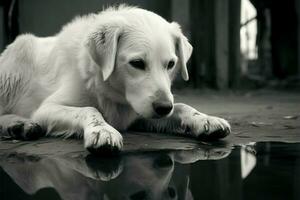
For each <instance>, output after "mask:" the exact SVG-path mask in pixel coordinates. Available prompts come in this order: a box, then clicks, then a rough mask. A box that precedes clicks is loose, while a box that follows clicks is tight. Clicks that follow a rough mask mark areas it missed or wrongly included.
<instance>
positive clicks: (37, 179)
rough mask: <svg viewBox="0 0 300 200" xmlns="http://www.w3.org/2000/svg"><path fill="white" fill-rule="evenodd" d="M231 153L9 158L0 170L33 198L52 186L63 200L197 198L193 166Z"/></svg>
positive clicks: (223, 150)
mask: <svg viewBox="0 0 300 200" xmlns="http://www.w3.org/2000/svg"><path fill="white" fill-rule="evenodd" d="M230 152H231V150H230V148H213V149H206V150H204V149H196V150H188V151H187V150H186V151H169V152H152V153H140V154H136V153H128V154H125V155H122V156H120V157H114V158H99V157H95V156H92V155H88V156H87V157H85V158H82V157H70V156H69V157H60V158H52V157H51V158H50V157H47V158H43V157H35V156H28V155H24V154H9V155H5V156H3V157H2V158H1V167H2V168H3V169H4V171H5V172H6V173H7V174H8V175H9V176H10V177H11V179H12V180H13V181H14V182H15V183H16V184H17V185H18V186H19V187H20V188H21V189H22V190H23V191H24V192H26V193H27V194H29V195H34V194H35V193H36V192H37V191H39V190H41V189H43V188H53V189H55V190H56V192H57V193H58V194H59V196H60V197H61V199H70V200H71V199H72V200H75V199H80V200H84V199H89V200H92V199H122V200H123V199H132V200H135V199H138V200H143V199H193V198H192V194H191V192H190V190H189V166H190V164H191V163H194V162H196V161H198V160H217V159H222V158H224V157H226V156H227V155H229V153H230ZM199 173H201V172H199Z"/></svg>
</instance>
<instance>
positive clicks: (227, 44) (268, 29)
mask: <svg viewBox="0 0 300 200" xmlns="http://www.w3.org/2000/svg"><path fill="white" fill-rule="evenodd" d="M242 1H246V0H163V1H162V0H147V1H146V0H127V1H120V0H110V1H109V0H85V1H83V0H42V1H41V0H0V51H2V50H3V49H4V48H5V46H6V45H7V44H9V43H11V42H12V41H13V40H14V39H15V37H16V36H17V35H19V34H21V33H28V32H30V33H33V34H35V35H37V36H49V35H53V34H55V33H57V32H58V31H59V30H60V29H61V27H62V26H63V25H64V24H65V23H67V22H68V21H70V20H71V19H72V18H73V17H74V16H76V15H82V14H86V13H90V12H98V11H101V10H102V9H103V8H105V7H107V6H109V5H116V4H119V3H124V2H125V3H127V4H129V5H137V6H139V7H142V8H145V9H148V10H151V11H154V12H156V13H158V14H159V15H161V16H163V17H164V18H166V19H167V20H169V21H177V22H179V23H180V24H181V25H182V28H183V31H184V33H185V35H187V36H188V38H189V39H190V41H191V43H192V45H193V46H194V52H193V56H192V59H191V61H190V62H189V65H190V66H189V71H190V81H189V82H188V83H184V82H183V81H181V80H180V79H178V80H177V81H176V83H175V86H176V87H179V88H180V87H187V86H188V87H193V88H203V87H209V88H215V89H238V88H261V87H276V88H284V89H286V88H299V77H300V56H299V46H300V33H299V27H300V21H299V19H300V17H299V16H300V13H299V11H300V0H288V1H284V2H283V1H271V0H250V2H251V3H252V4H253V6H254V7H255V9H256V16H254V17H252V18H250V19H249V20H248V21H246V22H241V14H242V13H241V4H242ZM247 1H249V0H247ZM254 20H255V22H256V24H257V26H256V28H257V34H256V35H255V38H256V39H255V40H256V50H255V51H256V54H257V56H256V57H255V58H248V57H247V56H245V55H243V54H242V53H241V50H240V49H241V48H240V45H241V44H240V43H241V39H240V30H241V28H242V27H245V26H247V25H249V24H250V23H252V22H253V21H254ZM242 67H244V68H243V69H244V70H242Z"/></svg>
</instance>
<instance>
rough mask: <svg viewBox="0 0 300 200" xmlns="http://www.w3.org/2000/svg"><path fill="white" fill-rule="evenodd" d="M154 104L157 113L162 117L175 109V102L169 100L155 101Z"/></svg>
mask: <svg viewBox="0 0 300 200" xmlns="http://www.w3.org/2000/svg"><path fill="white" fill-rule="evenodd" d="M152 106H153V109H154V111H155V112H156V114H158V115H159V116H161V117H162V116H165V115H168V114H169V113H170V112H171V111H172V109H173V104H172V102H169V101H158V102H153V103H152Z"/></svg>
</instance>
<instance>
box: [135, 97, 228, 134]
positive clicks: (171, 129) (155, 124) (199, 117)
mask: <svg viewBox="0 0 300 200" xmlns="http://www.w3.org/2000/svg"><path fill="white" fill-rule="evenodd" d="M133 128H136V129H137V130H143V131H153V132H165V133H176V134H181V135H187V136H193V137H197V138H203V139H216V138H223V137H225V136H227V135H229V134H230V132H231V129H230V125H229V123H228V122H227V121H226V120H224V119H222V118H219V117H214V116H208V115H206V114H203V113H200V112H199V111H197V110H196V109H194V108H192V107H191V106H188V105H186V104H182V103H177V104H175V105H174V112H173V114H172V115H171V116H170V117H168V118H162V119H141V120H138V121H137V122H136V123H135V124H134V125H133Z"/></svg>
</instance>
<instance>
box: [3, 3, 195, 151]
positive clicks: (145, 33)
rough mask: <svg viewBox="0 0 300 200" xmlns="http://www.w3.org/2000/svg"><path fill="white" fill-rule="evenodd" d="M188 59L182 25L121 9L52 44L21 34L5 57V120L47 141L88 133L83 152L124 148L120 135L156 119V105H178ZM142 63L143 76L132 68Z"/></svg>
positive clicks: (74, 26) (87, 20)
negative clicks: (35, 127)
mask: <svg viewBox="0 0 300 200" xmlns="http://www.w3.org/2000/svg"><path fill="white" fill-rule="evenodd" d="M191 53H192V47H191V45H190V44H189V43H188V41H187V39H186V38H185V37H184V36H183V34H182V33H181V30H180V28H179V26H178V24H176V23H169V22H167V21H166V20H164V19H163V18H161V17H160V16H158V15H156V14H154V13H152V12H150V11H146V10H143V9H139V8H134V7H126V6H120V7H118V8H109V9H107V10H105V11H103V12H100V13H99V14H91V15H87V16H83V17H77V18H76V19H75V20H73V21H72V22H71V23H69V24H67V25H66V26H64V27H63V29H62V30H61V32H59V33H58V34H57V35H55V36H53V37H46V38H40V37H36V36H34V35H31V34H24V35H21V36H19V37H18V38H17V39H16V40H15V41H14V42H13V43H12V44H11V45H9V46H8V47H7V49H6V50H5V51H4V52H3V54H2V55H1V57H0V75H1V77H0V86H1V94H0V114H1V115H5V114H9V113H11V114H16V115H19V116H22V117H26V118H31V119H33V120H34V121H35V122H37V123H38V124H40V125H41V126H42V127H44V128H45V129H46V130H47V134H50V135H62V136H65V137H68V136H71V135H73V134H74V133H77V134H78V135H79V136H81V135H82V133H84V134H83V137H84V140H85V142H84V144H85V147H91V148H98V147H100V146H101V145H104V144H108V145H111V146H115V147H117V148H121V147H122V136H121V135H120V133H119V132H118V131H122V130H126V129H127V128H128V127H129V126H130V125H131V124H132V123H133V122H134V121H135V120H136V119H137V118H140V117H144V118H151V117H153V116H154V111H153V108H152V103H153V102H154V101H156V100H158V99H159V98H163V99H165V100H168V101H170V102H172V103H173V95H172V94H171V91H170V87H171V81H172V80H173V78H174V77H175V74H176V72H177V71H178V70H180V71H181V74H182V77H183V78H184V79H185V80H187V79H188V74H187V69H186V62H187V61H188V59H189V57H190V55H191ZM137 58H139V59H144V60H145V62H146V69H145V70H139V69H135V68H133V67H132V66H130V64H129V61H130V60H132V59H137ZM171 59H172V60H174V61H175V62H176V66H175V68H174V69H171V70H167V69H166V65H167V64H168V62H169V61H170V60H171ZM171 114H172V113H170V115H171ZM100 133H101V134H100ZM102 133H103V134H102Z"/></svg>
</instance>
